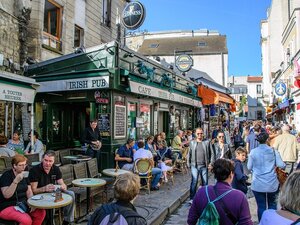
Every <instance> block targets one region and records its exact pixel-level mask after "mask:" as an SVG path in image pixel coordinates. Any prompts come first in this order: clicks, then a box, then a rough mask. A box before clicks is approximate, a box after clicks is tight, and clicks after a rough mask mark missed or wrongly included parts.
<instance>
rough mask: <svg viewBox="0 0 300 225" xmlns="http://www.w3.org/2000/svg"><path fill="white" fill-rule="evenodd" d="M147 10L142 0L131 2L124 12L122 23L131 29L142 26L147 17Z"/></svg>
mask: <svg viewBox="0 0 300 225" xmlns="http://www.w3.org/2000/svg"><path fill="white" fill-rule="evenodd" d="M145 16H146V11H145V8H144V6H143V5H142V4H141V3H140V2H130V3H129V4H127V5H126V6H125V8H124V10H123V13H122V23H123V25H124V26H125V27H126V28H127V29H129V30H135V29H137V28H138V27H140V26H141V25H142V24H143V22H144V19H145Z"/></svg>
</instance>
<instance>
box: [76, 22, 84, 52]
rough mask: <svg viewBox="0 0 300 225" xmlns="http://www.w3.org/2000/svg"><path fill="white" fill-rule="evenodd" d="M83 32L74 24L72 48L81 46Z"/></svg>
mask: <svg viewBox="0 0 300 225" xmlns="http://www.w3.org/2000/svg"><path fill="white" fill-rule="evenodd" d="M83 34H84V30H83V29H82V28H81V27H79V26H77V25H75V29H74V48H77V47H81V46H83Z"/></svg>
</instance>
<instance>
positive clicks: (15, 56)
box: [0, 0, 127, 139]
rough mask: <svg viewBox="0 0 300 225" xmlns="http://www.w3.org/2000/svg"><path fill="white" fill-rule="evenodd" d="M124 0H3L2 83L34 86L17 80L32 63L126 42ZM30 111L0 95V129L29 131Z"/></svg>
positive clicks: (0, 30) (0, 28)
mask: <svg viewBox="0 0 300 225" xmlns="http://www.w3.org/2000/svg"><path fill="white" fill-rule="evenodd" d="M126 2H127V1H123V0H89V1H86V0H1V1H0V83H1V82H2V81H3V80H4V81H5V82H6V80H7V81H9V82H10V84H9V85H14V84H16V83H20V84H18V85H24V84H26V85H30V86H34V89H35V88H36V86H37V85H36V83H35V81H34V80H33V79H32V80H31V79H30V78H25V77H24V78H19V75H22V74H23V72H24V70H25V69H26V67H27V65H28V64H31V63H35V62H41V61H45V60H48V59H52V58H56V57H58V56H61V55H65V54H69V53H73V52H74V51H85V49H86V48H88V47H91V46H95V45H99V44H101V43H104V42H109V41H112V40H120V41H121V42H123V40H124V39H123V38H122V37H121V36H123V34H124V29H123V28H122V26H120V25H119V24H117V23H118V21H119V19H118V18H119V16H120V14H121V13H122V10H123V8H124V6H125V4H126ZM118 31H119V32H118ZM118 34H121V36H120V35H119V36H118ZM8 73H9V76H7V74H8ZM18 74H19V75H18ZM14 75H15V76H14ZM2 78H3V79H2ZM11 78H12V79H11ZM4 81H3V82H4ZM9 87H11V86H9ZM30 112H31V105H30V103H29V102H13V101H9V100H8V101H7V100H5V99H4V97H3V98H1V96H0V133H5V134H6V135H7V136H11V134H12V131H13V130H15V129H20V130H21V131H22V133H23V134H27V133H28V132H29V130H30V129H31V127H32V124H31V123H32V121H31V119H30V118H31V115H30ZM36 126H37V125H35V127H36ZM24 139H27V135H24Z"/></svg>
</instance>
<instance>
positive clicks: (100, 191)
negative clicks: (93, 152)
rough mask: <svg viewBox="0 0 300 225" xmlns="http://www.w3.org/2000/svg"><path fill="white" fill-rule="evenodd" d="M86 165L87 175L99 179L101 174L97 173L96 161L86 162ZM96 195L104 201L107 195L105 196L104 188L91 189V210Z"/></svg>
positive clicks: (94, 159)
mask: <svg viewBox="0 0 300 225" xmlns="http://www.w3.org/2000/svg"><path fill="white" fill-rule="evenodd" d="M86 164H87V169H88V175H89V177H91V178H100V177H101V173H99V172H98V171H99V170H98V164H97V159H96V158H93V159H91V160H89V161H87V162H86ZM96 195H100V196H101V198H102V200H103V198H104V197H105V199H107V194H106V187H103V186H101V187H91V201H90V204H91V208H92V209H93V203H94V201H93V197H94V196H96Z"/></svg>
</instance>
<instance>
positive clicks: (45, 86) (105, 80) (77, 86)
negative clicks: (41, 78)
mask: <svg viewBox="0 0 300 225" xmlns="http://www.w3.org/2000/svg"><path fill="white" fill-rule="evenodd" d="M40 84H41V86H40V88H39V89H38V92H50V91H76V90H86V89H101V88H108V87H109V77H108V76H100V77H99V76H98V77H89V78H77V79H69V80H55V81H45V82H40Z"/></svg>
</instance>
